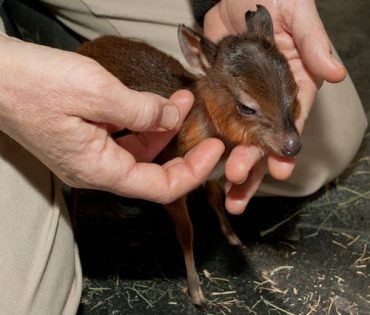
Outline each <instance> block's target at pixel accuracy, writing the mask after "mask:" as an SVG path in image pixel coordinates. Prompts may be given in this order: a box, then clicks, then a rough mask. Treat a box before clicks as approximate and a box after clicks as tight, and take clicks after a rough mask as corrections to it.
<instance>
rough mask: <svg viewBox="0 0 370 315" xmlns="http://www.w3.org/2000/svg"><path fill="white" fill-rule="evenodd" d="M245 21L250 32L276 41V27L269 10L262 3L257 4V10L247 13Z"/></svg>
mask: <svg viewBox="0 0 370 315" xmlns="http://www.w3.org/2000/svg"><path fill="white" fill-rule="evenodd" d="M245 21H246V22H247V29H248V32H249V33H252V34H256V35H260V36H263V37H266V38H267V39H268V40H269V41H271V42H274V27H273V24H272V18H271V15H270V13H269V11H268V10H267V9H266V8H265V7H264V6H262V5H257V10H256V11H248V12H246V13H245Z"/></svg>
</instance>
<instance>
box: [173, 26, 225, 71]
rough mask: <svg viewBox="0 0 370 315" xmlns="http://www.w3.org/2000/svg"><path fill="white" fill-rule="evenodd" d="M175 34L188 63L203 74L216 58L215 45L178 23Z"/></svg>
mask: <svg viewBox="0 0 370 315" xmlns="http://www.w3.org/2000/svg"><path fill="white" fill-rule="evenodd" d="M177 35H178V38H179V43H180V47H181V51H182V54H183V55H184V57H185V59H186V61H187V62H188V64H189V65H190V66H191V67H192V68H193V69H194V70H195V71H196V72H197V73H198V74H201V75H205V72H206V69H208V68H210V67H211V66H212V64H213V63H214V61H215V59H216V55H217V49H218V47H217V45H216V44H214V43H212V42H211V41H210V40H208V39H207V38H205V37H204V36H202V35H200V34H198V33H196V32H194V31H193V30H192V29H190V28H188V27H186V26H185V25H179V28H178V32H177Z"/></svg>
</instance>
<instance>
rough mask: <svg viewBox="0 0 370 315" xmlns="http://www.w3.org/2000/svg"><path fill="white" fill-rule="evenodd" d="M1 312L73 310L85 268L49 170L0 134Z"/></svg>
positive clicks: (78, 298)
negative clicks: (81, 263) (82, 269)
mask: <svg viewBox="0 0 370 315" xmlns="http://www.w3.org/2000/svg"><path fill="white" fill-rule="evenodd" d="M0 174H1V176H0V283H1V285H0V314H37V315H43V314H45V315H49V314H75V313H76V312H77V308H78V305H79V300H80V296H81V288H82V275H81V266H80V261H79V256H78V250H77V246H76V244H75V241H74V237H73V232H72V229H71V225H70V221H69V218H68V213H67V210H66V207H65V204H64V200H63V197H62V193H61V190H60V188H59V185H58V184H57V182H56V180H55V179H54V177H53V175H52V174H51V172H50V171H49V170H48V169H47V168H46V167H45V166H44V165H43V164H41V163H40V162H39V161H38V160H37V159H36V158H34V157H33V156H32V155H31V154H30V153H28V152H27V151H26V150H25V149H23V148H22V147H21V146H20V145H19V144H17V143H16V142H15V141H13V140H12V139H10V138H9V137H8V136H6V135H5V134H3V133H1V132H0Z"/></svg>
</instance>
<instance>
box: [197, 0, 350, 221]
mask: <svg viewBox="0 0 370 315" xmlns="http://www.w3.org/2000/svg"><path fill="white" fill-rule="evenodd" d="M256 4H262V5H264V6H265V7H266V8H267V9H268V10H269V12H270V14H271V16H272V20H273V24H274V33H275V42H276V45H277V46H278V48H279V49H280V51H281V52H282V53H283V54H284V55H285V57H286V58H287V59H288V62H289V65H290V67H291V70H292V72H293V75H294V78H295V80H296V83H297V85H298V87H299V94H298V101H299V103H300V105H301V111H300V115H299V117H298V118H297V121H296V125H297V129H298V130H299V131H300V132H302V130H303V127H304V122H305V120H306V119H307V117H308V115H309V112H310V109H311V107H312V104H313V102H314V99H315V95H316V92H317V90H318V88H319V87H320V86H321V84H322V81H323V80H327V81H329V82H340V81H342V80H343V79H344V78H345V75H346V71H345V69H344V67H343V66H342V65H341V64H340V63H339V62H337V61H336V60H335V59H334V58H333V57H332V55H331V48H330V43H329V39H328V36H327V34H326V32H325V29H324V26H323V24H322V22H321V20H320V17H319V15H318V12H317V9H316V6H315V2H314V0H284V1H282V0H278V1H274V0H260V1H254V0H221V1H220V2H219V3H218V4H217V5H215V6H214V7H213V8H212V9H211V10H209V11H208V12H207V14H206V16H205V20H204V33H205V36H206V37H208V38H209V39H211V40H213V41H215V42H217V41H218V40H219V39H221V38H222V37H224V36H226V35H228V34H235V33H241V32H243V31H245V30H246V23H245V19H244V14H245V12H246V11H248V10H253V11H255V9H256ZM313 43H314V44H313ZM263 156H264V154H263V152H262V151H261V150H259V149H258V148H257V147H255V146H250V147H247V146H238V147H237V148H235V149H234V150H233V151H232V153H231V155H230V157H229V159H228V161H227V163H226V167H225V175H226V178H227V182H226V186H225V191H226V208H227V209H228V210H229V212H231V213H234V214H237V213H241V212H243V211H244V209H245V207H246V205H247V203H248V201H249V200H250V198H251V197H252V196H253V195H254V194H255V192H256V191H257V188H258V186H259V184H260V182H261V181H262V179H263V176H264V174H265V170H266V167H268V170H269V172H270V174H271V175H272V176H273V177H274V178H275V179H278V180H284V179H287V178H288V177H289V176H290V175H291V173H292V171H293V169H294V166H295V159H294V158H283V157H278V156H276V155H275V154H272V153H269V154H268V155H267V157H265V158H264V159H262V157H263ZM261 159H262V160H261ZM258 161H259V162H258Z"/></svg>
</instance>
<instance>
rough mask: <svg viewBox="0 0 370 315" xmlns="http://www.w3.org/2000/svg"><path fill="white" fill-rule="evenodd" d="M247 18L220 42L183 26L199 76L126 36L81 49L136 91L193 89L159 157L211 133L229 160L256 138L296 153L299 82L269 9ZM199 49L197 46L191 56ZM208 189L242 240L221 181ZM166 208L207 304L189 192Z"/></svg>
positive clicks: (199, 300)
mask: <svg viewBox="0 0 370 315" xmlns="http://www.w3.org/2000/svg"><path fill="white" fill-rule="evenodd" d="M246 21H247V25H248V29H249V30H250V33H248V34H243V35H238V36H230V37H226V38H225V39H223V40H222V41H221V42H220V44H219V45H217V46H216V45H214V44H213V43H211V42H210V41H208V40H207V39H205V38H203V37H201V36H200V35H199V34H196V33H194V32H192V31H191V30H189V29H186V28H184V27H180V29H179V30H180V31H179V36H180V37H179V38H180V46H181V47H182V49H183V52H184V55H185V56H186V57H187V58H188V59H189V60H190V61H194V57H197V56H198V57H199V55H201V56H203V57H204V58H205V59H206V62H204V60H205V59H204V58H203V59H198V60H195V62H194V64H195V65H198V66H199V69H200V70H201V71H204V75H203V76H202V77H200V78H197V77H195V76H194V75H192V74H191V73H189V72H188V71H186V70H185V69H184V68H183V67H182V66H181V64H180V63H179V62H178V61H177V60H175V59H174V58H172V57H169V56H168V55H166V54H164V53H162V52H160V51H159V50H157V49H155V48H153V47H151V46H149V45H147V44H145V43H140V42H136V41H132V40H128V39H124V38H118V37H113V36H104V37H101V38H99V39H97V40H94V41H92V42H89V43H85V44H84V45H82V46H81V48H80V49H79V51H78V52H79V53H81V54H83V55H86V56H89V57H91V58H93V59H95V60H96V61H98V62H99V63H100V64H102V65H103V66H104V67H105V68H106V69H107V70H108V71H110V72H112V73H113V74H114V75H115V76H116V77H117V78H118V79H120V80H121V81H122V82H123V83H124V84H125V85H127V86H128V87H130V88H133V89H135V90H138V91H150V92H154V93H157V94H160V95H162V96H164V97H169V96H170V95H171V94H172V93H174V92H175V91H176V90H179V89H183V88H186V89H189V90H191V91H192V92H193V94H194V96H195V104H194V106H193V108H192V110H191V112H190V113H189V115H188V117H187V119H186V120H185V122H184V124H183V127H182V129H181V130H180V132H179V133H178V135H177V136H176V137H175V138H174V139H173V140H172V141H171V143H170V144H169V145H168V146H167V147H166V149H165V150H163V152H162V153H161V154H160V155H159V156H158V157H157V162H160V163H163V162H166V161H168V160H170V159H172V158H174V157H177V156H183V155H185V154H186V152H188V151H189V150H191V149H192V148H193V147H194V146H195V145H197V144H198V143H199V142H200V141H201V140H203V139H205V138H208V137H218V138H220V139H222V140H223V141H224V143H225V145H226V147H227V150H226V155H225V156H224V158H225V157H226V156H227V154H228V153H230V151H231V149H232V148H233V147H235V146H236V145H238V144H251V143H253V144H257V145H259V146H261V147H262V148H263V149H265V150H266V151H275V152H276V153H278V154H285V155H295V154H296V153H297V152H298V151H299V148H300V142H299V135H298V133H297V130H296V129H295V126H294V118H295V117H296V115H297V113H298V111H299V106H298V102H297V98H296V96H297V86H296V84H295V82H294V79H293V76H292V74H291V72H290V69H289V66H288V64H287V61H286V59H285V58H284V57H283V56H282V55H281V53H280V52H279V51H278V49H277V48H276V46H275V43H274V41H273V30H272V22H271V17H270V16H269V14H268V12H267V10H266V9H264V8H263V7H261V6H258V10H257V12H256V13H251V12H249V13H247V14H246ZM188 45H190V46H191V49H188V47H187V46H188ZM194 49H195V50H198V51H197V53H196V54H195V55H192V53H193V52H194ZM192 58H193V59H192ZM202 62H203V63H202ZM243 95H247V96H248V97H249V98H251V99H253V100H254V101H256V102H257V103H258V106H257V108H258V110H257V111H256V113H255V114H253V115H249V114H248V115H246V114H245V113H244V114H241V113H240V112H239V111H238V110H237V106H236V103H237V102H238V101H240V100H241V98H243ZM250 105H251V104H250ZM242 108H243V107H242ZM207 192H208V195H209V201H210V203H211V204H212V206H213V207H214V208H215V209H216V211H217V215H218V217H219V221H220V225H221V228H222V230H223V232H224V234H225V237H226V238H227V240H228V241H229V243H230V244H233V245H241V242H240V240H239V239H238V238H237V236H236V235H235V233H234V232H233V231H232V229H231V226H230V224H229V223H228V221H227V218H226V216H225V212H224V208H223V206H222V194H221V191H220V189H219V186H218V185H217V184H216V183H215V182H213V183H208V184H207ZM165 208H166V210H167V211H168V213H169V215H170V216H171V218H172V220H173V222H174V224H175V227H176V234H177V237H178V240H179V243H180V245H181V247H182V250H183V253H184V258H185V263H186V269H187V278H188V287H189V293H190V295H191V298H192V301H193V303H194V304H203V303H204V302H205V298H204V296H203V293H202V290H201V287H200V283H199V277H198V275H197V273H196V268H195V263H194V258H193V248H192V224H191V221H190V219H189V215H188V210H187V206H186V196H183V197H182V198H179V199H178V200H176V201H175V202H173V203H172V204H169V205H166V206H165Z"/></svg>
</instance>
